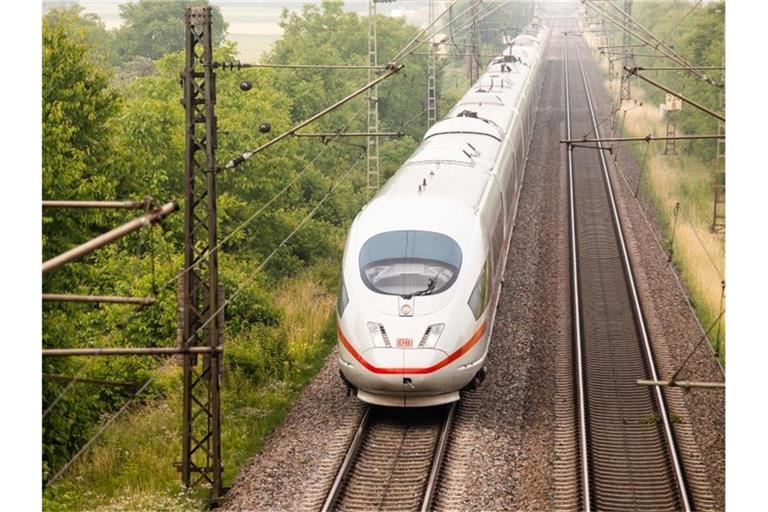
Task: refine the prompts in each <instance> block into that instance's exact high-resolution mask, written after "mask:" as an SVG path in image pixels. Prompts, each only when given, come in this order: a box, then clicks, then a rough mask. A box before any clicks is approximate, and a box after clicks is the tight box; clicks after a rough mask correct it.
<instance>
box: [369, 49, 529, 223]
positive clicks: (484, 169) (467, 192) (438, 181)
mask: <svg viewBox="0 0 768 512" xmlns="http://www.w3.org/2000/svg"><path fill="white" fill-rule="evenodd" d="M520 38H523V39H522V41H526V42H528V41H532V43H531V45H526V46H525V47H523V46H520V47H518V48H516V49H514V50H513V51H512V52H511V54H510V55H506V56H505V55H501V56H499V57H497V58H495V59H493V60H492V61H491V63H490V64H489V66H488V69H487V70H486V72H485V73H484V74H483V75H482V76H481V77H480V78H479V80H478V81H477V82H475V83H474V84H473V85H472V87H471V88H470V89H469V90H468V91H467V92H466V93H465V94H464V96H463V97H462V98H461V99H460V100H459V101H458V102H457V104H456V105H455V106H454V107H453V108H452V109H451V110H450V111H449V113H448V114H447V116H446V117H445V118H444V119H443V120H441V121H439V122H437V123H435V124H434V125H433V126H432V127H431V128H430V129H429V130H428V131H427V133H426V134H425V136H424V140H423V141H422V143H421V144H420V145H419V147H418V148H417V149H416V151H415V152H414V153H413V154H412V155H411V156H410V158H408V160H406V162H405V163H404V164H403V165H402V167H401V168H400V169H399V170H398V171H397V172H396V173H395V174H394V175H393V176H392V177H391V178H390V179H389V180H388V181H387V183H386V184H385V185H384V186H383V187H382V188H381V189H380V190H379V192H378V193H377V194H376V196H375V197H374V198H373V200H371V202H370V203H368V205H366V206H365V207H364V209H363V211H362V212H361V213H360V219H359V220H362V219H365V222H363V223H362V224H364V225H365V226H366V228H365V230H366V231H368V230H369V229H370V232H371V233H375V232H378V231H383V230H386V225H390V224H391V225H393V226H394V225H397V222H396V220H397V219H399V221H400V222H406V224H401V225H414V226H416V225H420V227H414V228H413V229H439V226H442V228H443V229H442V231H444V232H446V233H447V234H450V233H451V232H452V231H454V229H452V228H451V226H452V225H453V226H455V225H456V224H457V223H462V222H463V221H462V220H461V219H468V220H467V221H468V222H469V221H470V220H473V219H474V218H475V214H476V213H477V211H478V210H477V208H478V205H479V204H480V203H481V200H482V198H483V195H484V194H485V193H487V192H486V190H487V189H488V184H489V181H490V179H492V176H493V174H494V173H495V172H496V171H495V170H494V163H495V160H496V157H497V153H498V151H499V149H500V148H501V141H502V140H503V139H504V136H505V135H506V130H507V129H508V128H509V126H511V122H512V121H513V118H514V116H516V115H517V114H518V111H517V108H518V105H519V102H520V99H521V93H522V90H523V87H524V85H525V83H526V81H527V80H528V79H529V77H530V73H531V66H532V65H533V64H534V63H535V60H536V59H537V58H538V56H539V53H540V45H539V44H538V40H537V38H535V37H532V36H528V35H525V36H518V37H517V38H516V39H515V40H518V39H520ZM533 42H535V43H536V44H533ZM512 48H515V47H514V46H513V47H512ZM505 54H506V52H505ZM445 203H449V204H448V205H446V204H445ZM432 212H435V213H434V215H433V214H432ZM445 212H449V213H448V217H450V218H445V217H446V213H445ZM438 215H439V216H440V217H439V218H438V217H436V216H438ZM356 224H357V223H356ZM430 226H432V227H431V228H430Z"/></svg>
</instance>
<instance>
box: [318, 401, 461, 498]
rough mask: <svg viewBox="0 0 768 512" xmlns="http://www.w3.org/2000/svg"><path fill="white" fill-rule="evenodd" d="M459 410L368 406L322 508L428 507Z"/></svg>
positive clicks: (451, 407) (449, 408)
mask: <svg viewBox="0 0 768 512" xmlns="http://www.w3.org/2000/svg"><path fill="white" fill-rule="evenodd" d="M455 408H456V405H455V404H452V405H448V406H442V407H431V408H425V409H405V410H403V409H389V408H377V407H369V408H368V409H367V410H366V411H365V413H364V414H363V418H362V420H361V423H360V426H359V427H358V429H357V432H356V433H355V436H354V438H353V440H352V442H351V443H350V446H349V450H348V451H347V454H346V455H345V458H344V460H343V462H342V464H341V467H340V468H339V471H338V473H337V475H336V478H335V480H334V482H333V485H332V486H331V488H330V490H329V492H328V494H327V497H326V499H325V503H324V505H323V507H322V510H323V511H327V510H429V509H430V508H431V505H432V498H433V495H434V493H435V490H436V489H437V480H438V478H439V474H440V467H441V464H442V459H443V456H444V454H445V450H446V446H447V442H448V436H449V433H450V428H451V424H452V421H453V416H454V412H455Z"/></svg>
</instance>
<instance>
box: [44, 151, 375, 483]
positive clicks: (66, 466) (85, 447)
mask: <svg viewBox="0 0 768 512" xmlns="http://www.w3.org/2000/svg"><path fill="white" fill-rule="evenodd" d="M362 157H363V155H362V153H361V155H360V156H359V157H358V158H357V159H356V160H355V161H354V162H353V164H352V165H351V166H350V167H349V168H348V169H347V170H346V171H345V172H344V173H343V174H342V176H341V177H339V178H338V179H337V180H336V181H335V183H334V184H333V185H332V186H331V188H330V189H329V190H328V192H327V193H326V194H325V195H324V196H323V198H322V199H320V201H319V202H318V203H317V204H316V205H315V207H314V208H312V210H311V211H310V212H309V213H308V214H307V215H305V216H304V217H303V218H302V219H301V221H300V222H299V223H298V224H297V225H296V226H295V227H294V228H293V230H292V231H291V232H290V233H289V234H288V235H287V236H286V237H285V238H283V240H282V241H281V242H280V243H279V244H278V246H277V247H275V249H274V250H273V251H272V252H271V253H270V254H269V255H268V256H267V257H266V258H264V259H263V260H262V262H261V263H260V264H259V266H258V267H256V269H255V270H254V271H253V272H252V273H251V274H250V275H249V277H248V278H246V279H245V280H244V281H243V282H242V283H241V284H240V286H239V287H238V288H237V289H236V290H235V292H234V293H233V294H232V295H231V296H230V297H229V298H228V299H227V300H226V301H225V302H224V304H222V305H221V306H220V307H219V308H218V309H217V310H216V311H215V312H214V313H213V314H212V315H211V316H210V318H209V319H208V320H207V321H206V322H204V323H203V324H202V325H200V327H198V328H197V329H196V330H195V333H194V334H193V335H192V336H191V337H190V338H189V339H188V340H187V342H186V343H185V345H188V344H189V342H190V341H192V340H193V339H194V337H195V336H197V334H199V332H200V331H201V330H202V329H204V328H205V327H206V326H207V325H208V324H209V323H210V321H211V320H213V319H214V318H216V317H217V316H218V315H219V313H221V311H223V309H224V308H225V307H226V306H227V305H228V304H230V303H231V302H232V301H234V300H235V299H236V298H237V297H238V295H240V293H241V292H242V291H243V290H244V289H245V287H246V286H247V285H248V284H250V283H251V282H253V280H254V279H255V276H256V275H257V274H258V273H259V272H260V271H261V270H263V269H264V267H265V266H266V265H267V263H269V261H270V260H271V259H272V258H273V257H274V256H275V254H277V252H278V251H279V250H280V249H281V248H282V247H284V246H285V244H286V243H288V241H290V239H291V238H293V236H294V235H295V234H296V233H297V232H298V231H299V230H300V229H301V228H302V227H303V226H304V225H305V224H306V223H307V222H308V221H309V220H310V219H311V218H312V217H313V216H314V215H315V213H317V211H318V210H319V209H320V207H321V206H322V205H323V204H324V203H325V202H326V201H327V200H328V198H330V197H331V195H332V194H333V193H334V192H335V191H336V189H338V187H339V186H340V185H341V184H342V183H344V182H345V181H346V179H347V178H348V177H349V176H350V175H351V173H352V171H353V170H354V168H355V167H357V165H358V164H359V163H360V161H361V160H362ZM176 357H178V356H177V355H173V356H172V357H171V358H169V359H168V360H166V362H165V363H164V364H162V365H161V366H160V367H159V368H158V369H157V370H155V372H154V373H153V374H152V375H151V376H150V377H149V378H148V379H147V380H146V381H145V382H144V383H143V384H142V385H141V387H139V388H138V389H137V390H136V391H135V392H134V393H133V395H131V397H130V398H129V399H128V400H127V401H126V403H125V404H123V406H122V407H121V408H120V409H118V410H117V411H116V412H115V413H114V414H113V415H112V416H111V417H110V418H109V419H108V420H107V421H106V422H105V423H103V424H102V425H101V427H100V428H99V429H98V430H97V431H96V433H95V434H94V435H93V436H91V437H90V438H89V439H88V441H87V442H86V443H85V444H84V445H83V446H82V447H81V448H80V449H79V450H78V451H77V452H76V453H75V454H74V455H73V456H72V457H71V458H70V459H69V460H68V461H67V462H66V463H65V464H64V465H63V466H62V467H61V468H60V469H59V470H58V471H57V472H56V474H54V476H53V477H51V478H50V479H49V480H48V481H47V482H46V484H45V486H46V487H47V486H48V485H51V484H52V483H53V482H55V481H56V480H57V479H58V478H59V477H60V476H61V475H62V474H64V473H65V472H66V470H67V469H69V467H70V466H71V465H72V464H73V463H74V462H75V461H76V460H77V459H79V458H80V457H81V456H82V455H83V454H84V453H85V452H86V451H87V450H88V448H90V447H91V445H93V443H94V442H95V441H96V440H97V439H98V438H99V437H100V436H101V435H102V434H103V433H104V432H105V431H106V429H107V428H108V427H109V426H110V425H111V424H112V423H114V421H115V420H116V419H117V418H118V417H119V416H120V415H122V414H123V413H124V412H125V411H126V410H127V409H128V407H129V406H130V405H131V404H132V403H133V401H134V400H135V399H136V398H137V397H138V396H139V395H140V394H141V393H142V392H143V391H144V390H145V389H147V387H148V386H149V385H150V384H151V383H152V382H154V381H155V380H156V379H157V377H159V376H160V374H161V373H162V371H163V370H164V369H165V368H167V367H168V365H169V364H170V363H171V362H172V361H174V359H175V358H176Z"/></svg>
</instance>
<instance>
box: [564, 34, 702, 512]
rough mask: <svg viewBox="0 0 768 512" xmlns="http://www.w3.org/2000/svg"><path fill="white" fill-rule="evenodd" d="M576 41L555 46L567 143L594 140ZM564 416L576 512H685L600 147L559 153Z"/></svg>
mask: <svg viewBox="0 0 768 512" xmlns="http://www.w3.org/2000/svg"><path fill="white" fill-rule="evenodd" d="M580 41H581V40H580V39H575V38H574V37H566V38H565V43H564V44H565V48H564V52H565V66H564V74H565V77H564V79H565V102H566V131H567V138H568V139H573V138H580V137H582V136H585V135H588V134H589V135H594V136H595V137H597V138H599V137H600V131H599V125H598V121H597V119H596V116H595V109H594V106H593V102H592V97H591V92H590V89H589V85H588V81H587V78H586V74H585V72H584V66H583V63H582V58H581V52H580V48H579V45H580ZM567 166H568V169H567V171H568V185H569V187H568V194H569V217H570V219H569V221H570V222H569V224H570V225H569V231H570V259H571V287H572V297H573V301H572V304H573V332H574V365H573V371H574V373H575V375H574V391H575V393H574V395H575V404H574V409H575V411H576V415H577V425H578V430H579V435H578V444H579V451H580V479H581V498H582V504H583V508H584V510H596V509H597V510H654V511H655V510H685V511H690V510H691V508H692V507H691V503H690V500H689V494H688V490H687V488H686V479H685V475H684V472H683V468H682V466H681V463H680V460H679V454H678V448H677V446H676V444H675V437H674V434H673V431H672V428H671V425H670V418H669V413H668V411H667V405H666V403H665V400H664V395H663V393H662V391H661V389H660V388H659V387H658V386H657V387H653V388H649V387H644V386H639V385H637V384H636V381H637V379H645V378H651V379H654V380H657V379H658V374H657V370H656V364H655V361H654V356H653V353H652V349H651V345H650V341H649V339H648V332H647V328H646V324H645V319H644V317H643V311H642V308H641V304H640V300H639V296H638V292H637V288H636V285H635V279H634V276H633V273H632V267H631V263H630V260H629V256H628V251H627V247H626V244H625V241H624V236H623V233H622V226H621V219H620V218H619V215H618V209H617V205H616V202H615V198H614V193H613V188H612V183H611V180H610V176H609V174H608V167H607V163H606V158H605V155H604V151H603V149H602V146H600V145H599V143H598V145H596V146H594V148H593V147H582V146H577V147H574V146H573V145H571V146H569V148H568V151H567Z"/></svg>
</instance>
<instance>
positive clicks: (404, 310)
mask: <svg viewBox="0 0 768 512" xmlns="http://www.w3.org/2000/svg"><path fill="white" fill-rule="evenodd" d="M411 315H413V307H412V306H411V305H410V304H403V305H402V306H400V316H411Z"/></svg>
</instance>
